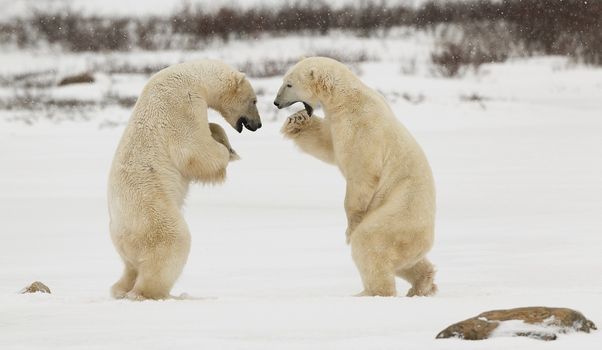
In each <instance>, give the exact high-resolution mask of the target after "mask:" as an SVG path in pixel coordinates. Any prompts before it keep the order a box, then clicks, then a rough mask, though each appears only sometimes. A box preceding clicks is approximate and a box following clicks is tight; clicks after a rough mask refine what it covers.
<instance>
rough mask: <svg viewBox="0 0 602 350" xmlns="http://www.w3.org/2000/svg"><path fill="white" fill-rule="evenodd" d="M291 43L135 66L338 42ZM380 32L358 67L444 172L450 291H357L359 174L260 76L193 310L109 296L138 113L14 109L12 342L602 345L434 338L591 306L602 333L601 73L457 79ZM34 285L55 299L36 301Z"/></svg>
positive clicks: (195, 280)
mask: <svg viewBox="0 0 602 350" xmlns="http://www.w3.org/2000/svg"><path fill="white" fill-rule="evenodd" d="M278 40H283V39H273V40H272V41H269V40H267V41H261V42H260V43H255V44H254V45H252V47H251V46H250V45H247V46H243V47H244V50H242V51H243V52H244V55H241V54H238V55H233V54H234V53H235V52H236V51H237V50H240V46H238V47H237V46H236V45H243V44H241V43H236V42H233V43H230V44H229V45H228V46H226V47H223V48H221V49H219V50H218V49H215V50H214V51H211V49H208V51H207V52H197V53H177V52H175V53H171V54H170V53H163V54H159V53H157V54H153V53H135V52H134V53H130V54H124V56H125V58H124V59H126V60H130V61H132V62H139V61H141V60H142V61H144V60H145V59H147V58H148V59H151V60H152V59H153V57H155V58H156V57H162V61H161V62H167V63H169V62H168V61H169V60H168V59H167V60H166V59H163V58H165V57H173V61H179V60H181V59H188V58H192V57H197V56H204V55H206V56H217V57H221V58H223V59H226V60H227V61H228V62H230V63H232V64H239V63H241V62H245V61H247V60H251V61H253V60H254V59H257V61H253V62H258V63H259V62H260V61H261V59H263V58H265V57H264V55H267V54H275V55H276V54H277V55H280V56H279V57H281V58H282V57H285V56H287V55H288V56H290V57H296V56H297V55H299V54H302V52H301V51H303V50H308V51H310V50H311V49H316V47H315V46H311V45H318V44H319V43H320V40H324V39H315V40H310V39H308V40H306V42H307V45H305V46H304V44H303V41H302V40H301V39H299V40H301V41H299V42H301V45H297V44H298V43H299V42H295V43H293V44H291V43H290V42H289V45H290V49H289V48H288V46H279V45H277V43H278ZM332 40H333V41H331V42H330V45H331V46H334V45H335V44H334V43H336V45H340V40H346V39H345V38H335V39H332ZM337 40H339V41H338V42H337ZM365 41H366V42H364V43H362V42H360V41H358V42H359V43H360V44H358V45H359V46H362V45H365V46H362V47H365V48H367V49H366V50H367V52H368V53H370V54H374V53H375V52H376V54H375V55H376V56H377V57H378V59H370V60H368V61H367V62H364V63H359V64H358V65H357V69H358V71H359V72H361V73H360V74H361V78H362V79H363V80H364V81H366V82H367V83H368V84H369V85H371V86H373V87H375V88H378V89H379V90H380V91H381V92H382V93H383V94H384V95H385V96H386V97H387V98H388V100H389V101H390V102H391V104H392V107H393V109H394V110H395V112H396V113H397V115H398V117H399V118H400V120H401V121H402V122H403V123H404V124H405V125H406V126H407V127H408V128H409V129H410V130H411V131H412V133H413V134H414V135H415V137H416V138H417V140H418V141H419V142H420V144H421V145H422V146H423V147H424V149H425V151H426V153H427V155H428V157H429V159H430V162H431V165H432V167H433V171H434V174H435V178H436V181H437V187H438V207H439V209H438V220H437V236H436V237H437V241H436V245H435V247H434V249H433V251H432V253H431V254H430V256H431V259H432V261H433V262H434V263H435V264H436V265H437V267H438V274H437V277H436V279H437V283H438V285H439V289H440V292H439V294H438V295H437V296H435V297H433V298H405V297H402V296H401V295H404V294H405V291H406V290H407V289H408V287H409V286H408V285H407V284H406V283H405V282H404V281H401V280H400V281H398V286H397V287H398V291H399V294H400V297H398V298H354V297H351V296H350V295H352V294H355V293H357V292H359V291H360V290H361V283H360V279H359V276H358V274H357V273H356V270H355V267H354V265H353V263H352V261H351V257H350V252H349V248H348V246H347V245H345V237H344V232H345V215H344V211H343V205H342V203H343V196H344V186H345V184H344V181H343V179H342V177H341V175H340V174H339V173H338V172H337V170H336V169H335V168H333V167H329V166H327V165H325V164H323V163H321V162H319V161H317V160H314V159H312V158H310V157H309V156H306V155H303V154H301V153H300V152H298V151H297V150H296V149H295V148H294V147H293V145H292V144H291V143H289V142H286V141H285V140H283V139H282V137H281V136H280V135H279V132H278V130H279V128H280V125H281V123H282V122H283V120H284V118H285V117H286V115H287V114H288V113H291V112H292V111H293V110H295V109H296V108H299V107H298V106H294V107H292V108H290V109H289V110H288V111H277V110H276V109H275V108H273V106H272V105H271V104H272V100H273V98H274V96H275V93H276V90H277V88H278V87H279V84H280V78H279V77H274V78H254V79H251V81H252V83H253V85H254V86H255V87H256V89H257V90H261V93H260V94H259V99H260V101H259V105H260V109H261V114H262V117H263V120H264V127H263V128H262V129H260V130H259V131H258V132H256V133H249V132H247V131H245V132H243V133H242V134H240V135H239V134H237V133H236V132H235V131H234V130H232V129H231V128H227V132H228V134H229V136H230V138H231V141H232V144H233V146H234V148H235V149H236V150H237V151H238V153H239V154H240V155H241V157H242V160H241V161H238V162H235V163H232V164H231V166H230V167H229V170H228V171H229V178H228V181H227V182H226V183H225V184H224V185H223V186H220V187H203V186H195V187H194V188H193V189H192V191H191V193H190V194H189V198H188V201H187V206H186V209H185V216H186V218H187V221H188V224H189V226H190V230H191V232H192V236H193V246H192V250H191V254H190V258H189V261H188V264H187V266H186V268H185V270H184V273H183V275H182V277H181V278H180V280H179V282H178V283H177V285H176V287H175V288H174V291H173V293H174V294H181V293H187V294H188V295H190V299H189V300H169V301H160V302H151V301H149V302H130V301H115V300H112V299H110V298H109V296H108V289H109V286H110V285H111V284H112V283H113V282H114V281H115V280H116V279H117V278H118V277H119V275H120V272H121V263H120V261H119V258H118V256H117V254H116V253H115V251H114V249H113V247H112V244H111V242H110V239H109V234H108V215H107V210H106V198H105V192H106V180H107V173H108V169H109V164H110V162H111V158H112V156H113V152H114V149H115V147H116V145H117V142H118V140H119V138H120V136H121V132H122V130H123V125H124V123H125V121H126V120H127V117H128V114H129V110H127V109H124V108H120V107H118V106H113V105H110V106H106V107H105V108H99V109H93V110H92V111H91V112H89V114H88V115H87V116H86V117H85V118H81V119H76V121H68V120H67V119H69V118H60V115H58V116H56V115H55V117H54V118H53V119H47V118H45V117H41V118H38V119H35V122H34V123H33V124H32V125H28V124H26V123H23V122H21V121H18V120H17V121H15V120H14V119H15V118H14V116H15V115H19V114H22V113H26V114H36V113H42V112H36V111H34V112H30V111H19V110H2V111H0V164H1V168H0V223H1V225H0V349H66V348H74V349H80V348H90V349H122V348H123V349H125V348H127V349H132V348H142V347H145V348H147V349H165V348H171V349H184V348H203V349H346V350H347V349H403V348H407V349H458V348H478V349H508V348H513V349H538V348H544V347H545V348H546V349H572V348H579V349H595V348H598V347H599V344H600V343H601V342H602V333H601V332H599V331H598V332H594V333H593V334H569V335H562V336H560V338H559V340H557V341H556V342H552V343H544V342H540V341H536V340H532V339H525V338H496V339H493V340H487V341H482V342H461V341H460V340H436V339H435V335H436V334H437V333H438V332H439V331H440V330H442V329H443V328H445V327H446V326H448V325H449V324H451V323H453V322H456V321H459V320H462V319H465V318H468V317H472V316H474V315H476V314H478V313H480V312H482V311H486V310H490V309H497V308H510V307H519V306H532V305H544V306H560V307H570V308H575V309H577V310H580V311H582V312H583V313H584V314H585V315H586V316H587V317H588V318H590V319H591V320H593V321H594V322H596V323H598V325H599V326H600V324H601V323H602V301H600V300H601V298H602V279H601V278H600V274H601V273H602V254H600V252H601V248H602V235H601V232H602V218H601V216H600V215H601V213H602V162H601V159H602V137H601V135H602V113H601V112H602V70H601V69H593V68H589V67H583V66H573V65H570V64H568V63H567V62H566V60H565V59H563V58H554V57H552V58H533V59H529V60H513V61H510V62H507V63H505V64H498V65H488V66H485V67H483V68H482V69H481V70H480V72H479V73H478V74H472V73H470V74H468V75H467V76H466V77H465V78H462V79H442V78H437V77H436V76H433V75H432V74H430V73H429V69H428V67H427V66H426V65H423V64H421V63H420V62H422V61H421V60H420V59H419V60H418V67H417V68H416V69H413V68H412V67H411V66H412V65H408V64H409V63H408V62H410V61H408V60H406V59H404V58H403V57H405V56H402V54H403V53H405V54H406V55H408V56H407V57H411V56H412V55H415V56H417V57H419V58H420V57H423V56H424V55H423V54H420V52H421V51H420V46H418V49H417V48H416V46H414V49H413V51H409V50H412V49H411V48H408V49H406V48H405V47H404V46H402V45H401V44H400V43H396V42H390V41H387V40H379V39H373V40H372V41H370V40H365ZM316 43H318V44H316ZM327 44H328V43H327V42H325V44H324V46H325V47H326V46H327ZM397 44H399V45H397ZM370 45H372V46H370ZM284 47H286V50H284V49H283V48H284ZM339 47H340V46H339ZM417 50H418V52H419V53H416V52H417ZM231 53H232V55H230V54H231ZM98 55H100V54H89V55H87V56H86V55H62V54H61V55H57V54H55V53H51V54H43V53H39V52H37V53H33V52H12V53H11V52H8V53H7V54H6V55H3V56H2V57H0V59H1V60H3V61H2V62H4V63H2V64H0V67H2V69H3V72H2V74H5V75H8V74H12V73H18V72H20V73H23V72H25V71H27V70H28V69H29V70H44V69H57V70H59V71H60V70H61V69H65V70H66V71H69V69H72V70H78V69H82V68H74V67H76V65H77V64H80V65H82V67H84V68H87V66H86V64H89V62H90V60H91V59H97V58H98V57H96V56H98ZM155 55H156V56H155ZM170 55H172V56H170ZM421 55H422V56H421ZM107 57H108V56H104V55H101V56H100V58H101V59H103V58H107ZM268 58H269V57H268ZM285 58H286V57H285ZM92 66H93V65H92ZM7 67H10V68H7ZM24 68H27V69H24ZM406 73H412V74H406ZM145 79H146V77H145V76H138V77H137V78H136V77H133V76H127V77H120V76H118V75H102V74H100V79H99V80H98V82H97V83H95V84H93V85H91V86H71V87H65V88H52V95H53V96H55V97H57V96H58V97H57V98H60V97H61V96H63V97H64V96H71V97H74V98H79V99H96V98H99V97H98V96H103V94H104V93H105V92H104V91H105V90H106V89H108V88H114V89H115V90H116V91H121V92H122V93H123V94H126V95H127V94H130V95H135V94H136V93H137V91H139V90H140V89H141V87H142V85H143V84H144V80H145ZM111 84H112V85H111ZM109 85H110V87H107V86H109ZM0 91H4V92H5V94H0V96H4V95H10V94H11V91H10V88H7V89H4V90H2V89H0ZM59 112H60V111H59ZM317 113H318V114H320V111H317ZM211 118H212V119H213V120H214V121H217V122H219V123H221V124H222V125H224V126H225V125H226V124H225V122H223V121H222V120H220V118H219V117H218V116H216V115H215V114H212V115H211ZM17 119H18V118H17ZM56 120H62V121H61V122H56ZM34 280H40V281H42V282H44V283H46V284H47V285H48V286H49V287H50V288H51V289H52V291H53V294H51V295H43V294H34V295H20V294H18V291H19V290H20V289H21V288H22V287H24V286H25V285H27V284H28V283H30V282H32V281H34Z"/></svg>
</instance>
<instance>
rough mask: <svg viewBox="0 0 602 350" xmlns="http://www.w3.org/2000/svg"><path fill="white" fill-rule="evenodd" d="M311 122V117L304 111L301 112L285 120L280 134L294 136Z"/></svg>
mask: <svg viewBox="0 0 602 350" xmlns="http://www.w3.org/2000/svg"><path fill="white" fill-rule="evenodd" d="M310 121H311V117H310V116H309V114H308V113H307V111H306V110H301V111H299V112H297V113H295V114H293V115H291V116H290V117H288V118H286V120H285V121H284V125H283V126H282V133H283V134H284V135H287V136H294V135H296V134H298V133H299V132H301V130H303V129H305V128H306V127H307V126H308V125H309V123H310Z"/></svg>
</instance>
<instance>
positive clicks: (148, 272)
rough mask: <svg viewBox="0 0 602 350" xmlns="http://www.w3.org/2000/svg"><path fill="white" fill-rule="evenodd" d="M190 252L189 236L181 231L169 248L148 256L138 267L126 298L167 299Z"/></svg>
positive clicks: (160, 249)
mask: <svg viewBox="0 0 602 350" xmlns="http://www.w3.org/2000/svg"><path fill="white" fill-rule="evenodd" d="M189 251H190V234H189V233H188V231H187V230H182V231H180V232H179V233H178V234H176V235H175V237H174V240H173V241H172V242H171V244H170V245H169V246H166V247H161V248H159V249H157V250H156V251H154V252H152V253H151V254H148V255H147V256H146V258H145V259H144V260H143V261H142V262H141V263H140V264H139V266H138V276H137V278H136V283H135V284H134V287H133V288H132V290H131V291H129V292H128V293H127V296H126V297H127V298H128V299H132V300H145V299H155V300H158V299H168V298H169V297H170V294H169V292H170V291H171V288H172V287H173V285H174V284H175V283H176V281H177V279H178V277H180V274H182V270H183V269H184V265H186V260H187V259H188V253H189Z"/></svg>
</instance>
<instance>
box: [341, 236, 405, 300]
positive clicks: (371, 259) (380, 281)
mask: <svg viewBox="0 0 602 350" xmlns="http://www.w3.org/2000/svg"><path fill="white" fill-rule="evenodd" d="M351 252H352V257H353V261H354V262H355V266H356V267H357V269H358V271H359V273H360V276H361V278H362V283H363V285H364V291H363V292H361V293H359V294H357V295H356V296H383V297H391V296H396V295H397V291H396V289H395V271H394V269H393V267H392V265H391V264H390V260H389V259H387V257H385V256H383V254H382V253H383V252H379V250H378V249H374V247H373V246H372V245H371V244H370V242H366V241H365V240H363V239H359V237H357V236H355V237H353V238H352V239H351Z"/></svg>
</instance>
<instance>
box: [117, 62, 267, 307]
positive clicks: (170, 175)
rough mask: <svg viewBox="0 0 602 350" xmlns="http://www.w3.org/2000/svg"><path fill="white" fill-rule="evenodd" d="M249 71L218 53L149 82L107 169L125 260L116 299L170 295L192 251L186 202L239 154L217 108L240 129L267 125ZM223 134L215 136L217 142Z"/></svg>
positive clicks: (169, 70) (220, 179) (216, 178)
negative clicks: (214, 117)
mask: <svg viewBox="0 0 602 350" xmlns="http://www.w3.org/2000/svg"><path fill="white" fill-rule="evenodd" d="M256 102H257V99H256V97H255V92H254V91H253V88H252V87H251V84H250V83H249V81H248V80H247V79H246V78H245V76H244V74H242V73H240V72H238V71H236V70H234V69H232V68H231V67H229V66H228V65H226V64H224V63H222V62H219V61H213V60H199V61H193V62H187V63H182V64H178V65H174V66H171V67H168V68H166V69H163V70H162V71H160V72H158V73H157V74H155V75H154V76H153V77H152V78H151V79H150V80H149V82H148V83H147V84H146V86H145V87H144V90H143V91H142V94H141V95H140V97H139V98H138V101H137V102H136V105H135V107H134V111H133V113H132V116H131V118H130V120H129V123H128V125H127V127H126V128H125V131H124V133H123V136H122V138H121V141H120V143H119V146H118V147H117V151H116V153H115V157H114V159H113V164H112V167H111V171H110V174H109V185H108V206H109V216H110V232H111V239H112V241H113V244H114V245H115V248H116V249H117V252H118V253H119V255H120V256H121V258H122V260H123V263H124V272H123V275H122V277H121V279H119V281H117V282H116V283H115V284H114V285H113V287H112V289H111V294H112V296H113V297H115V298H126V297H127V298H130V299H135V300H141V299H165V298H168V297H169V296H170V295H169V293H170V290H171V288H172V286H173V284H174V283H175V281H176V279H177V278H178V277H179V275H180V273H181V272H182V269H183V267H184V264H185V263H186V260H187V257H188V253H189V250H190V234H189V232H188V227H187V225H186V222H185V221H184V218H183V217H182V214H181V213H180V208H181V207H182V205H183V202H184V198H185V196H186V193H187V191H188V185H189V183H190V182H193V181H196V182H201V183H221V182H223V181H224V179H225V176H226V166H227V165H228V162H229V161H230V160H233V159H236V158H237V157H238V156H237V155H236V152H234V151H233V150H232V147H231V146H230V143H229V141H228V138H227V136H226V134H225V132H224V130H223V129H222V128H221V127H219V126H218V125H217V124H209V123H208V120H207V108H212V109H214V110H216V111H218V112H220V114H221V115H222V116H223V117H224V119H226V121H227V122H228V123H229V124H230V125H231V126H232V127H233V128H235V129H236V130H237V131H238V132H241V131H242V129H243V126H244V127H246V128H247V129H249V130H251V131H255V130H257V129H258V128H260V127H261V119H260V117H259V113H258V112H257V107H256ZM216 140H217V141H216Z"/></svg>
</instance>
